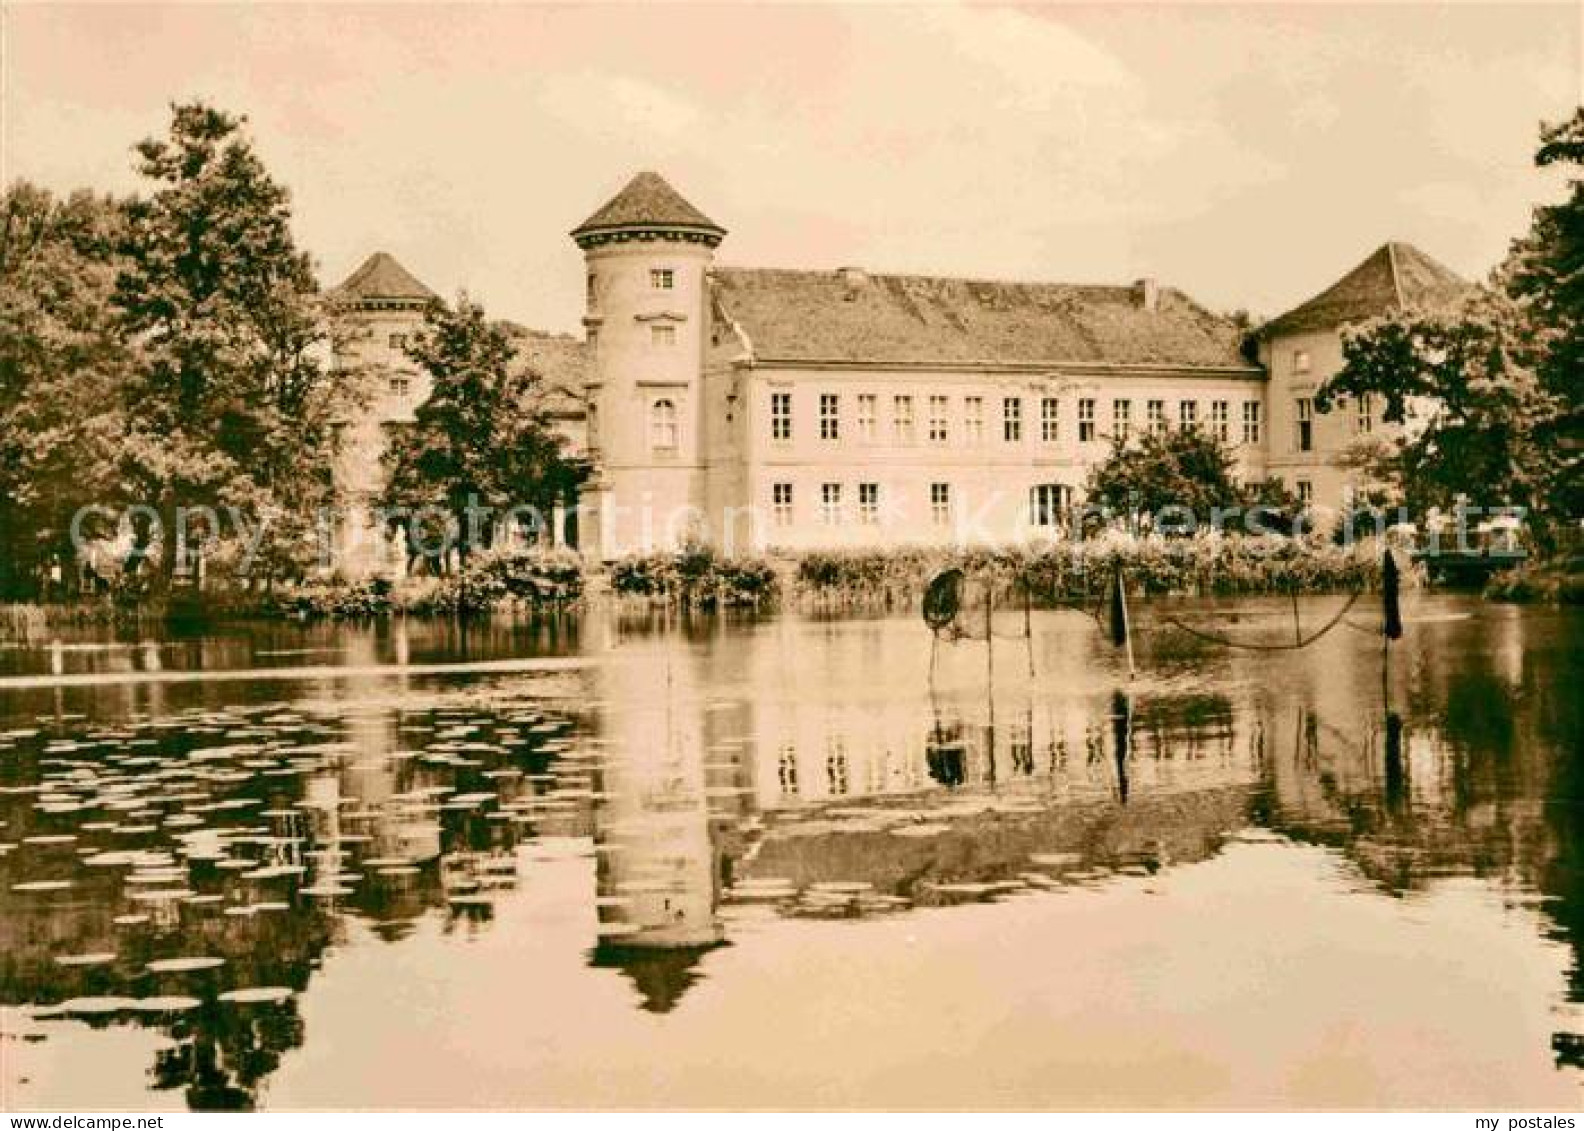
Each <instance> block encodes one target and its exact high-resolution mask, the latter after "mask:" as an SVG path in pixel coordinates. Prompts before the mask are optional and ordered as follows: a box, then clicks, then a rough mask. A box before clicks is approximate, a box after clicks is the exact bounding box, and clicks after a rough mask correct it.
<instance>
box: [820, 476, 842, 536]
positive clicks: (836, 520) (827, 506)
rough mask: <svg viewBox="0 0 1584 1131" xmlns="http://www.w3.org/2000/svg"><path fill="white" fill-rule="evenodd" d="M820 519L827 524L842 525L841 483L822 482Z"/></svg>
mask: <svg viewBox="0 0 1584 1131" xmlns="http://www.w3.org/2000/svg"><path fill="white" fill-rule="evenodd" d="M820 521H821V522H823V523H824V524H825V525H826V526H839V525H841V484H840V483H822V484H820Z"/></svg>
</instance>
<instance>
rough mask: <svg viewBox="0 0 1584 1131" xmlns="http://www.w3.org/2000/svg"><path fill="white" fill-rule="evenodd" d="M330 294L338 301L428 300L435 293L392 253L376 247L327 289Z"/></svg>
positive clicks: (434, 296)
mask: <svg viewBox="0 0 1584 1131" xmlns="http://www.w3.org/2000/svg"><path fill="white" fill-rule="evenodd" d="M330 297H331V299H332V300H335V301H338V302H367V301H383V302H429V301H431V300H432V299H435V298H438V297H439V296H438V295H436V294H435V293H434V292H433V291H431V290H430V289H429V288H428V287H426V286H424V285H423V284H422V283H421V282H419V281H418V279H417V277H416V276H414V275H413V273H412V272H411V271H409V270H407V268H405V267H403V266H402V265H401V264H400V263H398V262H397V261H396V257H395V256H393V255H391V254H390V253H388V252H384V251H376V252H375V253H374V254H373V255H371V256H369V257H368V258H367V259H365V260H364V261H363V265H362V266H361V267H359V268H358V269H357V270H356V271H354V272H352V274H350V275H348V276H347V277H346V281H345V282H343V283H342V284H341V285H340V286H339V287H337V288H335V290H333V291H331V292H330Z"/></svg>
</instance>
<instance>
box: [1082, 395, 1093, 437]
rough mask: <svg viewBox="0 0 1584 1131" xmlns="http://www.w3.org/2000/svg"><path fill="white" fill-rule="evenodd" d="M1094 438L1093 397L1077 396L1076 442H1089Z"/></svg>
mask: <svg viewBox="0 0 1584 1131" xmlns="http://www.w3.org/2000/svg"><path fill="white" fill-rule="evenodd" d="M1094 438H1095V403H1094V398H1093V397H1079V398H1078V442H1079V443H1080V444H1090V443H1093V442H1094Z"/></svg>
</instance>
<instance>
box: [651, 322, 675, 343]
mask: <svg viewBox="0 0 1584 1131" xmlns="http://www.w3.org/2000/svg"><path fill="white" fill-rule="evenodd" d="M649 344H650V345H652V346H660V347H661V348H665V347H668V346H674V345H676V327H675V326H672V325H670V324H669V323H660V324H658V325H655V326H651V327H649Z"/></svg>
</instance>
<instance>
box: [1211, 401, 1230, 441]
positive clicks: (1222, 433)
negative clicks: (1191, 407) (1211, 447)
mask: <svg viewBox="0 0 1584 1131" xmlns="http://www.w3.org/2000/svg"><path fill="white" fill-rule="evenodd" d="M1210 431H1211V433H1212V434H1213V435H1214V436H1215V438H1216V439H1217V440H1220V441H1221V442H1222V443H1223V444H1225V443H1228V442H1230V441H1231V439H1232V419H1231V411H1230V409H1229V407H1228V405H1227V403H1226V401H1211V402H1210Z"/></svg>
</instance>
